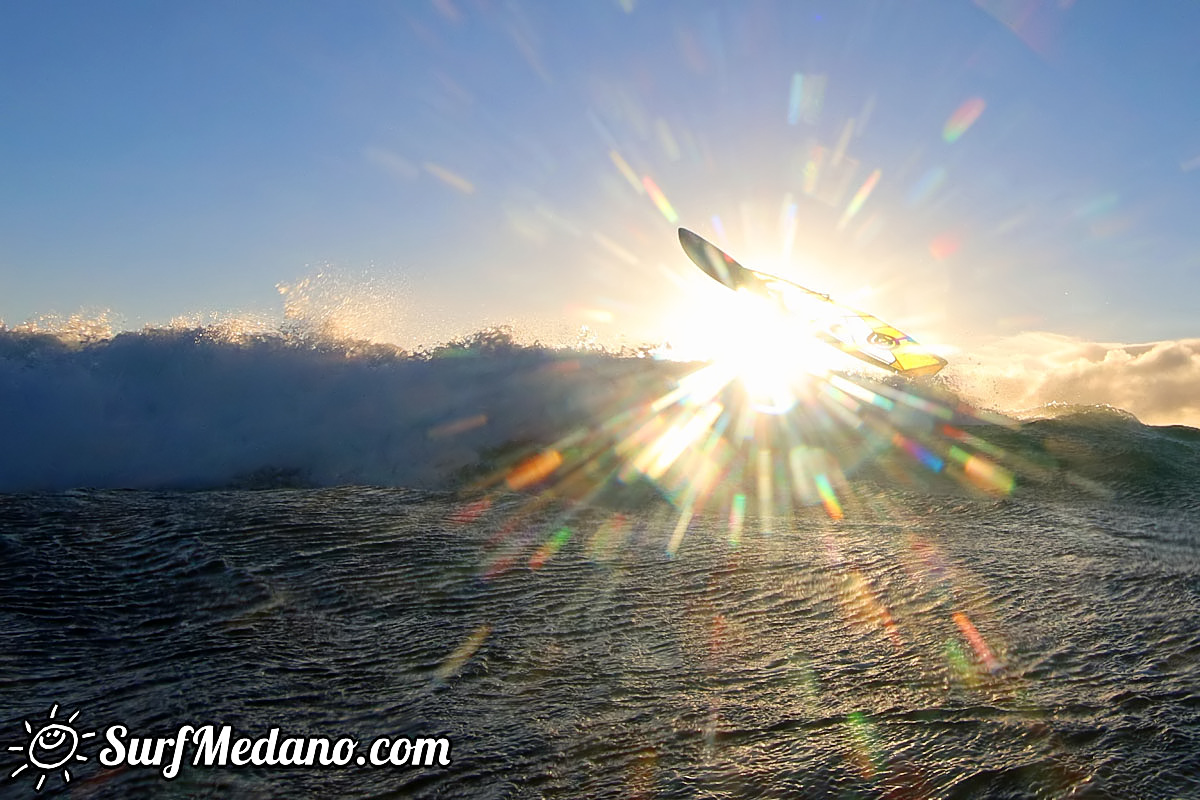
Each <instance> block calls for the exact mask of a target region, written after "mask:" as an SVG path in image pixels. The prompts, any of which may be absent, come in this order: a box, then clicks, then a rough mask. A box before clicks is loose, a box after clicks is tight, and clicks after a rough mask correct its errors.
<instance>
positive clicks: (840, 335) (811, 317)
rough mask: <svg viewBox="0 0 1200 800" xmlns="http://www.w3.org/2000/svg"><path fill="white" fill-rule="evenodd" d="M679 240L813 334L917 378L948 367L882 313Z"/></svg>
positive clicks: (706, 266)
mask: <svg viewBox="0 0 1200 800" xmlns="http://www.w3.org/2000/svg"><path fill="white" fill-rule="evenodd" d="M679 243H680V244H681V245H683V250H684V252H686V253H687V254H688V258H690V259H691V260H692V262H693V263H694V264H695V265H696V266H698V267H700V269H702V270H704V272H705V273H706V274H708V275H709V276H710V277H712V278H713V279H714V280H717V281H719V282H720V283H722V284H724V285H725V286H728V287H729V288H730V289H734V290H735V291H736V290H738V289H747V290H749V291H752V292H755V293H757V294H760V295H763V296H765V297H770V298H772V299H774V300H776V301H777V302H779V303H780V304H781V305H782V306H783V307H784V308H785V309H787V311H788V312H790V313H792V314H795V315H797V316H800V317H802V318H806V319H807V320H808V321H809V323H810V325H811V327H812V334H813V335H814V336H816V337H817V338H819V339H821V340H822V341H824V342H826V343H827V344H829V345H832V346H833V347H836V348H837V349H839V350H841V351H842V352H844V353H847V354H849V355H852V356H854V357H855V358H858V359H861V360H863V361H866V362H867V363H869V364H874V365H875V366H877V367H883V368H884V369H888V370H891V371H893V372H897V373H899V374H901V375H905V376H908V377H914V378H915V377H922V376H926V375H934V374H936V373H937V372H939V371H940V370H941V369H942V367H944V366H946V359H944V358H942V357H940V356H937V355H934V354H933V353H931V352H929V351H928V350H926V349H925V348H924V347H922V346H921V345H920V344H918V343H917V341H916V340H915V339H913V338H912V337H911V336H909V335H908V334H907V333H904V332H903V331H901V330H899V329H897V328H895V327H894V326H892V325H889V324H888V323H886V322H884V321H883V320H881V319H880V318H879V317H876V316H874V315H872V314H866V313H864V312H862V311H857V310H855V309H853V308H850V307H849V306H844V305H842V304H841V303H838V302H837V301H835V300H832V299H830V297H829V295H826V294H821V293H820V292H814V291H813V290H812V289H806V288H805V287H803V286H800V285H799V284H797V283H793V282H792V281H789V280H787V279H786V278H780V277H779V276H778V275H769V274H767V273H765V272H758V271H756V270H751V269H746V268H745V267H743V266H742V265H741V264H739V263H738V262H737V261H735V260H734V259H733V258H732V257H730V256H729V255H728V254H727V253H725V251H723V250H721V249H720V248H719V247H717V246H716V245H714V244H713V243H712V242H709V241H708V240H706V239H704V238H703V237H701V236H698V235H696V234H695V233H692V232H691V231H689V230H687V229H686V228H680V229H679Z"/></svg>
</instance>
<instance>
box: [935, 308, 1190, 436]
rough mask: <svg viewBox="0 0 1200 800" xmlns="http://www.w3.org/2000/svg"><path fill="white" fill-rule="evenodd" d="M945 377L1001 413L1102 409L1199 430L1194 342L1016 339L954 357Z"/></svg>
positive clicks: (1051, 337)
mask: <svg viewBox="0 0 1200 800" xmlns="http://www.w3.org/2000/svg"><path fill="white" fill-rule="evenodd" d="M949 373H950V376H951V377H953V378H954V380H956V381H957V382H958V384H959V386H960V387H961V389H962V390H963V392H964V393H966V394H967V395H970V396H973V397H975V398H976V399H977V400H978V401H980V402H982V403H984V404H986V405H990V406H992V407H994V408H997V409H999V410H1001V411H1019V410H1024V409H1030V408H1035V407H1037V406H1041V405H1045V404H1046V403H1053V402H1059V403H1077V404H1082V405H1100V404H1107V405H1112V406H1116V407H1118V408H1123V409H1125V410H1126V411H1129V412H1132V413H1133V414H1135V415H1136V416H1137V417H1138V418H1139V419H1140V420H1142V421H1143V422H1146V423H1148V424H1152V425H1191V426H1193V427H1197V428H1200V338H1197V339H1178V340H1174V341H1164V342H1150V343H1147V344H1113V343H1104V342H1089V341H1085V340H1082V339H1076V338H1072V337H1069V336H1061V335H1058V334H1053V333H1043V332H1035V333H1022V334H1020V335H1017V336H1010V337H1006V338H1003V339H1000V340H997V341H995V342H992V343H990V344H988V345H986V346H984V347H981V348H978V349H976V350H975V351H973V352H972V353H971V354H970V355H969V356H964V357H961V358H960V359H959V363H958V364H955V365H954V366H953V368H952V370H951V371H949Z"/></svg>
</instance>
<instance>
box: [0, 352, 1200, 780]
mask: <svg viewBox="0 0 1200 800" xmlns="http://www.w3.org/2000/svg"><path fill="white" fill-rule="evenodd" d="M644 355H645V354H644V353H636V352H625V353H617V354H613V353H606V352H599V351H595V350H591V349H583V350H578V351H561V350H550V349H545V348H539V347H523V346H518V345H516V344H515V343H513V342H512V340H511V338H510V337H508V336H507V335H505V334H504V332H502V331H499V332H498V331H488V332H482V333H480V334H477V335H475V336H473V337H469V338H468V339H465V340H462V341H460V342H457V343H453V344H451V345H447V346H444V347H441V348H437V349H434V350H431V351H427V352H420V353H405V352H401V351H398V350H396V349H394V348H389V347H386V346H379V345H366V344H362V343H355V342H331V341H327V340H321V339H312V338H304V337H299V338H292V339H289V338H287V337H279V336H260V337H232V336H226V335H223V334H221V333H220V332H218V331H215V330H211V329H196V330H159V331H144V332H140V333H128V334H122V335H119V336H116V337H111V338H104V339H102V340H99V341H93V342H90V343H79V342H75V343H68V342H64V341H63V340H62V339H60V338H58V337H54V336H49V335H38V334H29V333H16V332H12V331H0V441H3V442H4V445H5V456H4V458H3V459H2V460H0V491H2V492H4V494H0V576H2V577H0V634H2V639H0V641H2V642H3V647H2V648H0V759H3V763H2V764H0V767H2V772H0V796H2V797H14V798H19V797H34V796H55V797H58V796H62V797H79V798H93V797H94V798H107V797H175V796H185V797H335V796H341V797H444V798H452V797H471V798H473V797H482V798H537V797H613V798H617V797H622V798H624V797H645V798H651V797H665V798H691V797H702V798H742V797H746V798H776V797H799V798H825V797H836V798H1057V797H1094V798H1163V799H1164V800H1166V799H1168V798H1188V797H1200V625H1197V622H1196V620H1197V618H1198V616H1200V615H1198V611H1200V491H1197V489H1196V485H1197V481H1198V480H1200V431H1198V430H1195V429H1191V428H1186V427H1182V426H1167V427H1154V426H1147V425H1144V424H1142V423H1141V422H1139V421H1138V420H1137V419H1135V418H1134V417H1132V416H1131V415H1128V414H1125V413H1124V412H1121V411H1120V410H1119V409H1112V408H1107V407H1078V406H1049V407H1045V408H1041V409H1034V410H1031V411H1029V412H1028V413H1025V414H1023V415H1021V416H1019V417H1017V416H1014V415H1011V414H1003V413H998V412H997V411H995V410H987V409H983V408H981V407H979V406H978V405H977V404H975V403H973V402H971V401H968V400H966V399H964V398H962V397H960V396H959V395H958V394H957V393H956V391H955V387H954V386H953V385H952V384H951V383H947V382H944V381H943V382H938V381H936V380H935V381H925V382H922V383H907V382H904V381H882V380H879V379H876V378H870V377H868V376H865V375H853V374H847V375H832V376H823V377H802V378H794V379H791V381H790V383H789V385H788V386H787V389H788V391H787V392H780V391H774V392H772V393H771V395H770V397H763V396H755V395H754V394H753V393H752V392H750V391H749V390H747V389H745V388H744V387H741V386H739V385H738V383H737V381H731V380H730V376H729V375H728V374H727V373H725V372H722V371H721V370H720V369H718V368H715V367H713V366H705V365H700V364H680V363H675V362H667V361H658V360H655V359H651V358H645V357H642V356H644ZM54 725H58V726H61V727H64V728H69V729H70V732H68V733H65V734H64V735H65V736H66V737H67V744H66V745H56V744H55V742H54V741H48V740H46V739H40V740H39V739H38V736H39V735H40V734H41V732H42V731H43V729H47V726H51V727H52V726H54ZM182 726H192V727H194V728H203V727H204V726H212V730H214V731H219V730H220V729H221V728H222V727H223V726H228V727H229V729H230V730H231V731H232V734H231V735H232V736H233V737H234V738H237V737H244V738H246V739H249V740H253V741H254V742H255V743H256V744H257V743H258V742H260V741H265V739H266V738H267V737H268V736H269V734H270V732H271V731H272V729H275V730H276V731H277V735H278V738H279V740H280V741H282V740H284V739H287V738H293V739H301V740H304V741H307V740H308V739H320V738H324V739H327V740H330V741H332V740H337V739H348V740H352V741H354V742H356V743H357V744H356V748H357V749H356V751H355V752H356V753H362V754H365V753H367V752H368V748H369V747H371V746H372V744H373V743H376V742H379V741H385V742H386V743H388V744H391V743H395V742H401V741H402V742H404V743H405V747H406V748H407V747H408V746H409V745H410V744H412V743H416V742H422V741H428V742H436V741H438V740H441V741H444V742H446V743H448V744H447V746H446V748H445V749H444V750H442V751H440V752H442V753H443V755H447V757H446V758H445V759H444V760H445V761H447V762H449V763H442V761H436V762H435V763H422V764H419V765H413V764H411V763H408V764H397V763H388V764H381V765H378V766H373V765H371V764H370V763H368V764H365V765H361V766H360V765H359V764H358V763H357V761H355V760H353V759H352V760H351V761H350V762H349V763H346V764H342V765H338V764H330V765H325V766H318V765H315V764H313V765H292V766H283V765H280V764H270V763H266V764H262V763H260V764H253V763H251V764H247V765H243V766H236V765H234V764H232V763H227V764H225V765H223V766H222V765H220V764H212V763H193V760H192V757H193V755H194V754H195V753H194V750H195V748H190V749H187V750H186V752H185V756H184V757H183V763H182V765H181V766H180V768H179V770H178V772H177V774H174V775H173V777H170V778H168V777H166V776H165V775H164V770H165V769H166V765H167V763H169V761H170V754H171V746H170V745H166V746H164V748H163V750H162V753H160V754H159V756H160V757H158V758H157V759H156V758H154V757H153V755H152V754H151V753H150V751H143V752H142V753H141V757H132V758H131V757H128V754H125V755H126V757H125V758H123V759H122V758H117V757H116V756H114V755H113V754H114V753H116V748H115V747H114V746H112V743H111V741H110V740H109V739H108V738H107V737H108V736H110V735H114V733H113V732H114V730H117V731H118V734H116V736H117V738H118V740H121V738H120V737H121V736H123V735H124V734H120V733H119V731H125V732H126V733H127V734H128V737H140V738H141V739H144V740H147V741H152V740H155V739H163V738H170V737H173V736H175V735H176V733H177V732H178V731H179V730H180V729H181V727H182ZM90 732H95V733H96V735H95V736H92V737H84V736H83V734H85V733H90ZM72 735H78V736H79V737H80V738H78V739H71V738H70V736H72ZM122 741H126V743H129V742H130V741H132V739H126V740H122ZM430 746H431V747H432V745H430ZM56 747H57V749H56ZM106 747H108V748H109V750H110V754H109V760H112V759H113V758H116V760H117V761H118V762H120V763H115V764H113V765H111V766H109V765H105V764H104V763H102V758H103V755H102V750H104V749H105V748H106ZM39 748H40V749H39ZM129 749H130V751H131V752H134V751H136V748H132V747H131V748H129ZM68 751H69V752H68ZM264 752H265V750H264ZM381 752H382V751H381ZM406 752H407V751H406ZM164 753H165V755H163V754H164ZM55 754H59V755H62V754H65V755H64V758H65V757H66V756H67V755H69V756H70V758H69V759H68V760H67V761H63V760H62V759H60V758H58V757H57V755H55ZM131 761H132V762H134V763H130V762H131Z"/></svg>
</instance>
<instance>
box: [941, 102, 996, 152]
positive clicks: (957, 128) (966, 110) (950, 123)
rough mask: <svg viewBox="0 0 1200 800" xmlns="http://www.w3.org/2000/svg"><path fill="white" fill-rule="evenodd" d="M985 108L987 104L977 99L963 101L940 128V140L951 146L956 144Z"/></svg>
mask: <svg viewBox="0 0 1200 800" xmlns="http://www.w3.org/2000/svg"><path fill="white" fill-rule="evenodd" d="M986 107H987V103H985V102H984V101H983V99H982V98H979V97H972V98H970V99H968V100H965V101H963V104H962V105H961V106H959V107H958V108H957V109H955V110H954V113H953V114H951V115H950V118H949V119H948V120H946V125H945V127H943V128H942V138H943V139H945V140H946V141H947V142H949V143H951V144H953V143H954V142H957V141H958V140H959V139H960V138H962V135H963V134H964V133H966V132H967V130H968V129H969V128H970V127H971V126H972V125H974V124H975V121H976V120H977V119H979V115H980V114H982V113H983V109H984V108H986Z"/></svg>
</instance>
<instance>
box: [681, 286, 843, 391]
mask: <svg viewBox="0 0 1200 800" xmlns="http://www.w3.org/2000/svg"><path fill="white" fill-rule="evenodd" d="M714 294H715V295H717V296H716V297H713V296H712V295H714ZM674 316H675V319H673V320H672V323H671V324H672V330H673V331H675V332H676V335H675V338H673V339H672V341H671V349H670V352H669V353H668V355H669V357H670V358H673V359H677V360H688V361H691V360H694V361H709V362H712V364H713V365H714V367H715V368H716V369H717V371H719V372H720V373H721V374H723V375H726V376H727V377H728V378H729V380H731V381H733V380H736V381H738V382H739V383H740V384H741V385H742V386H743V388H744V389H745V391H746V393H747V395H748V397H749V398H750V400H751V402H752V403H753V405H754V407H755V408H756V409H758V410H760V411H763V412H766V413H776V414H781V413H784V412H786V411H787V410H788V409H790V408H791V407H792V405H794V403H795V394H796V384H797V383H798V382H801V381H803V380H804V379H805V378H806V377H808V376H811V375H823V374H825V373H827V372H829V371H830V370H832V369H834V368H836V367H837V366H839V365H840V366H845V358H846V357H845V356H843V355H842V354H841V353H839V352H838V351H836V350H834V349H833V348H831V347H829V346H828V345H826V344H825V343H824V342H822V341H820V340H819V339H817V338H816V337H814V336H813V335H812V333H811V331H810V330H809V326H808V323H807V321H806V320H804V319H803V318H801V317H798V316H797V315H795V314H792V313H789V312H788V311H786V310H784V309H783V308H781V307H780V306H779V304H778V303H776V302H774V301H772V300H769V299H766V298H763V297H760V296H758V295H756V294H754V293H752V292H748V291H739V292H737V293H731V292H729V291H728V290H722V291H721V292H720V293H719V294H717V293H715V292H714V293H705V294H704V296H703V297H702V298H696V299H694V300H693V301H692V302H690V303H689V305H688V308H687V309H686V310H682V309H681V310H680V311H679V312H677V313H676V314H675V315H674Z"/></svg>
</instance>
